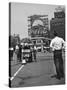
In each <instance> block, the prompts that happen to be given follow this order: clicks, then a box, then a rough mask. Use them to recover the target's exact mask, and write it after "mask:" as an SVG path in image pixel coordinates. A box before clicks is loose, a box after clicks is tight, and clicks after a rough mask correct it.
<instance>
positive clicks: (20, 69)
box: [10, 65, 24, 81]
mask: <svg viewBox="0 0 67 90" xmlns="http://www.w3.org/2000/svg"><path fill="white" fill-rule="evenodd" d="M23 67H24V65H22V66H21V67H20V68H19V69H18V70H17V72H16V73H14V75H13V76H12V77H11V78H10V80H11V81H12V80H13V79H14V78H15V76H16V75H17V74H18V73H19V71H20V70H21V69H22V68H23Z"/></svg>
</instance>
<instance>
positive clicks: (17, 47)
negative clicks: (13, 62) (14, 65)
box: [15, 44, 19, 62]
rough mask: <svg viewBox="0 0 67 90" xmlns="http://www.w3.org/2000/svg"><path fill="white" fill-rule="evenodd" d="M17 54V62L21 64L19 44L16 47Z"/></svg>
mask: <svg viewBox="0 0 67 90" xmlns="http://www.w3.org/2000/svg"><path fill="white" fill-rule="evenodd" d="M15 53H16V55H17V62H19V46H18V44H17V45H16V47H15Z"/></svg>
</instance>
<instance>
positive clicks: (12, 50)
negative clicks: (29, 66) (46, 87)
mask: <svg viewBox="0 0 67 90" xmlns="http://www.w3.org/2000/svg"><path fill="white" fill-rule="evenodd" d="M26 49H27V50H30V53H29V56H30V58H29V59H31V60H30V61H31V62H33V61H35V62H36V52H37V50H36V45H29V44H28V43H23V45H22V43H21V44H17V45H16V46H15V47H11V48H10V49H9V58H10V60H13V56H14V54H15V55H16V56H17V58H16V59H17V62H22V60H23V55H24V54H23V50H26Z"/></svg>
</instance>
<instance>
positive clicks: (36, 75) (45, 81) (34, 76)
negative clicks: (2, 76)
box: [11, 53, 64, 87]
mask: <svg viewBox="0 0 67 90" xmlns="http://www.w3.org/2000/svg"><path fill="white" fill-rule="evenodd" d="M63 59H64V54H63ZM20 66H21V64H18V65H12V67H11V74H12V76H13V74H14V73H15V72H16V71H17V70H18V69H19V67H20ZM55 73H56V72H55V67H54V64H53V54H52V53H46V54H45V53H38V54H37V62H32V63H28V64H26V65H25V66H24V67H23V68H22V69H21V71H20V72H19V73H18V75H17V76H16V77H15V78H14V79H13V80H12V83H11V86H12V87H28V86H41V85H59V84H64V78H62V79H61V80H58V79H56V78H51V77H50V76H51V75H53V74H55Z"/></svg>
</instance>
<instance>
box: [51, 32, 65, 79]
mask: <svg viewBox="0 0 67 90" xmlns="http://www.w3.org/2000/svg"><path fill="white" fill-rule="evenodd" d="M54 36H55V37H54V38H53V39H52V41H51V43H50V48H52V51H53V53H54V64H55V67H56V73H57V75H56V78H57V79H61V78H62V77H64V69H63V59H62V49H63V48H64V40H63V39H62V38H60V37H58V35H57V33H56V32H54Z"/></svg>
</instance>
